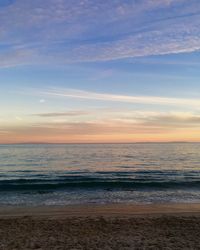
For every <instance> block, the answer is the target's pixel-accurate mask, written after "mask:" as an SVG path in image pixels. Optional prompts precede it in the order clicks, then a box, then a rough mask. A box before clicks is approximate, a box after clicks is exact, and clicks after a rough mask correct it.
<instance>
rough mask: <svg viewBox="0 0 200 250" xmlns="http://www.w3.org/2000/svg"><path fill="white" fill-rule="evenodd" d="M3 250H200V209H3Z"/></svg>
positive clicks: (195, 206) (0, 222)
mask: <svg viewBox="0 0 200 250" xmlns="http://www.w3.org/2000/svg"><path fill="white" fill-rule="evenodd" d="M0 249H2V250H4V249H9V250H10V249H69V250H70V249H71V250H72V249H73V250H75V249H77V250H78V249H84V250H89V249H107V250H109V249H116V250H119V249H124V250H127V249H138V250H139V249H200V204H163V205H126V204H113V205H87V206H86V205H84V206H65V207H1V208H0Z"/></svg>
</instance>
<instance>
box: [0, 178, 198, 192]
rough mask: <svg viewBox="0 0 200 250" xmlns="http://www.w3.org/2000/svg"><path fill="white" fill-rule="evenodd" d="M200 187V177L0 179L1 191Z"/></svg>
mask: <svg viewBox="0 0 200 250" xmlns="http://www.w3.org/2000/svg"><path fill="white" fill-rule="evenodd" d="M179 188H181V189H188V188H190V189H191V188H195V189H200V180H199V179H190V180H184V179H182V180H164V179H163V180H161V179H150V180H149V179H146V180H145V179H130V178H126V179H124V178H123V179H122V178H89V177H74V176H73V177H65V178H56V179H16V180H2V181H0V192H4V191H52V190H58V189H63V190H64V189H93V190H94V189H105V190H113V189H122V190H125V189H127V190H138V189H143V190H144V189H146V190H152V189H179Z"/></svg>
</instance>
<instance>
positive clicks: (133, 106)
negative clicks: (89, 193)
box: [0, 0, 200, 143]
mask: <svg viewBox="0 0 200 250" xmlns="http://www.w3.org/2000/svg"><path fill="white" fill-rule="evenodd" d="M169 141H200V1H199V0H190V1H188V0H110V1H104V0H34V1H32V0H0V143H105V142H106V143H120V142H169Z"/></svg>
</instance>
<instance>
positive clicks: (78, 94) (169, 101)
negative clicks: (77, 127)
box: [28, 88, 200, 108]
mask: <svg viewBox="0 0 200 250" xmlns="http://www.w3.org/2000/svg"><path fill="white" fill-rule="evenodd" d="M28 92H29V91H28ZM30 92H31V93H32V94H35V95H39V94H40V95H47V96H51V97H58V98H59V97H60V98H75V99H83V100H84V99H85V100H96V101H107V102H125V103H136V104H151V105H153V104H157V105H164V106H166V105H170V106H171V105H172V106H180V107H181V106H183V107H185V106H186V105H187V106H188V107H193V108H199V107H200V100H198V99H186V98H172V97H158V96H129V95H118V94H108V93H97V92H89V91H83V90H76V89H56V88H50V89H47V90H43V91H34V90H31V91H30Z"/></svg>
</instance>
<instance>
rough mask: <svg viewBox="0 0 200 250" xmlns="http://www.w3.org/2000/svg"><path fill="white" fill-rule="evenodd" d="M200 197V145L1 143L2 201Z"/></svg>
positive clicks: (32, 202)
mask: <svg viewBox="0 0 200 250" xmlns="http://www.w3.org/2000/svg"><path fill="white" fill-rule="evenodd" d="M116 202H117V203H119V202H125V203H163V202H200V144H198V143H166V144H164V143H163V144H153V143H147V144H71V145H70V144H65V145H0V205H65V204H82V203H116Z"/></svg>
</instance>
